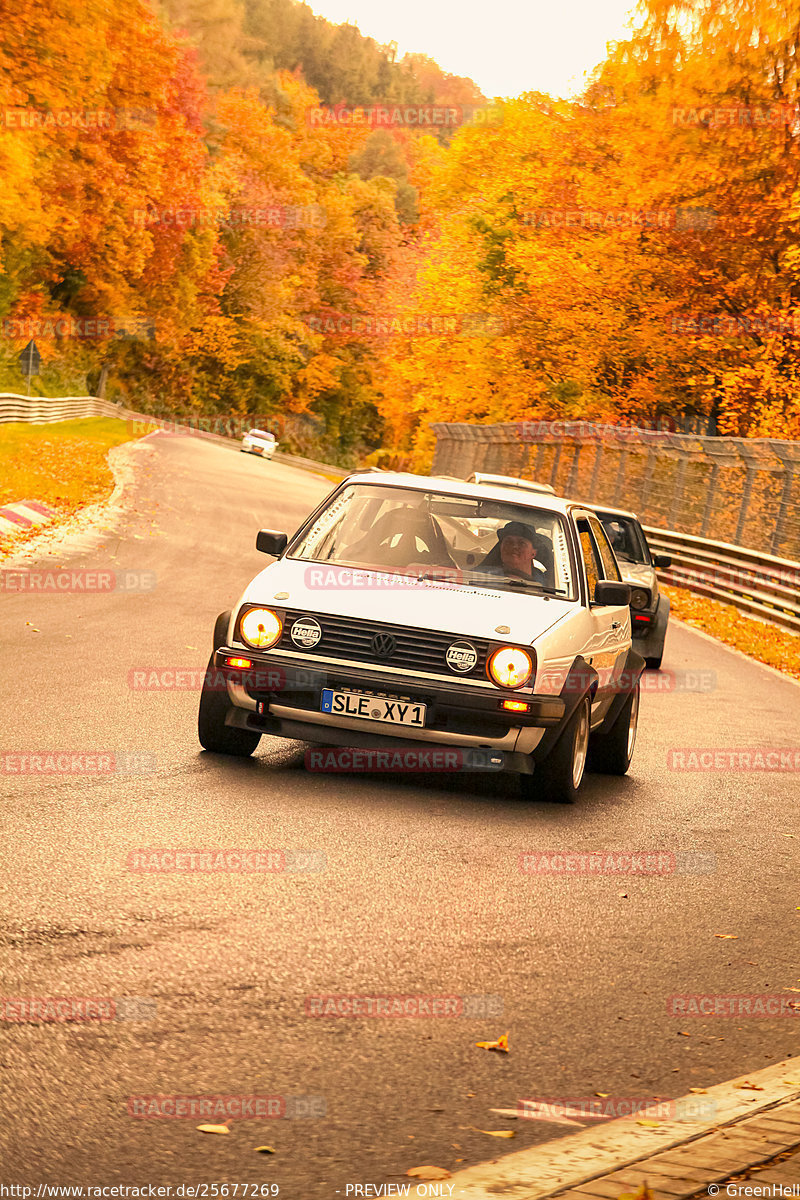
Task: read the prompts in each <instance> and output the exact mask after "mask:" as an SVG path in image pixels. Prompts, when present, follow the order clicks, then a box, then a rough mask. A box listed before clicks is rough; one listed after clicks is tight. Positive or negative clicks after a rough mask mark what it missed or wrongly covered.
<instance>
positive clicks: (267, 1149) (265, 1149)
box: [256, 1146, 276, 1154]
mask: <svg viewBox="0 0 800 1200" xmlns="http://www.w3.org/2000/svg"><path fill="white" fill-rule="evenodd" d="M275 1153H276V1150H275V1147H274V1146H256V1154H275Z"/></svg>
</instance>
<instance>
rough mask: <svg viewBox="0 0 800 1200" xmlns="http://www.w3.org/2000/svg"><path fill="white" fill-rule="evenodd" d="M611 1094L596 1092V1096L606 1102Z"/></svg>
mask: <svg viewBox="0 0 800 1200" xmlns="http://www.w3.org/2000/svg"><path fill="white" fill-rule="evenodd" d="M610 1095H611V1092H595V1096H602V1097H603V1099H604V1100H605V1098H606V1096H610Z"/></svg>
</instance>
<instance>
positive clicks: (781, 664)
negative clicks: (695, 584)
mask: <svg viewBox="0 0 800 1200" xmlns="http://www.w3.org/2000/svg"><path fill="white" fill-rule="evenodd" d="M659 586H660V587H661V590H662V591H663V592H664V593H665V594H666V595H667V596H669V601H670V605H671V613H672V616H673V617H677V618H678V620H679V621H685V622H686V624H687V625H693V626H694V627H695V629H702V630H703V632H704V633H710V634H711V636H712V637H715V638H717V640H718V641H720V642H724V643H725V645H726V646H733V647H734V649H736V650H741V651H742V653H743V654H747V655H749V656H750V658H756V659H758V661H759V662H763V663H766V664H767V666H770V667H775V669H776V670H778V671H783V673H784V674H785V675H791V676H792V677H793V678H794V679H800V636H799V635H798V634H796V633H791V632H790V631H789V630H788V629H781V628H780V626H778V625H770V624H768V623H767V622H766V621H757V620H755V618H753V617H747V616H745V615H744V614H743V613H740V612H738V611H737V609H735V608H734V607H733V605H732V604H723V603H721V601H719V600H710V599H709V598H708V597H706V596H696V595H694V593H693V592H689V591H687V590H686V589H685V588H676V587H667V586H665V585H664V584H660V585H659Z"/></svg>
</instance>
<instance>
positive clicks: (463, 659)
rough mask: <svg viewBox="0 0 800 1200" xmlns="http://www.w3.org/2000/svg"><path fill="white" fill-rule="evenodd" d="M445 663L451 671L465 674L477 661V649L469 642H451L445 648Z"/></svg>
mask: <svg viewBox="0 0 800 1200" xmlns="http://www.w3.org/2000/svg"><path fill="white" fill-rule="evenodd" d="M446 659H447V665H448V667H449V668H450V670H451V671H458V672H459V674H460V675H466V673H467V672H468V671H471V670H473V668H474V667H475V666H476V665H477V662H478V651H477V650H476V649H475V647H474V646H473V645H472V643H471V642H453V644H452V646H449V647H448V650H447V655H446Z"/></svg>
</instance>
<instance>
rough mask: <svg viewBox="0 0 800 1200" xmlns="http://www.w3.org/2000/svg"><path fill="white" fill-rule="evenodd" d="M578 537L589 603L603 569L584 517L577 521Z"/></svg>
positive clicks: (601, 576)
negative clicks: (587, 586) (587, 585)
mask: <svg viewBox="0 0 800 1200" xmlns="http://www.w3.org/2000/svg"><path fill="white" fill-rule="evenodd" d="M578 536H579V538H580V542H581V554H582V555H583V565H584V566H585V568H586V579H587V581H588V584H589V601H590V602H591V601H592V600H593V599H594V588H595V584H596V583H597V581H598V579H602V578H603V574H602V570H603V567H602V563H601V561H600V555H599V554H598V551H597V547H596V546H595V543H594V538H593V537H592V535H591V532H590V530H589V522H588V521H587V520H586V518H585V517H580V518H579V519H578Z"/></svg>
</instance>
